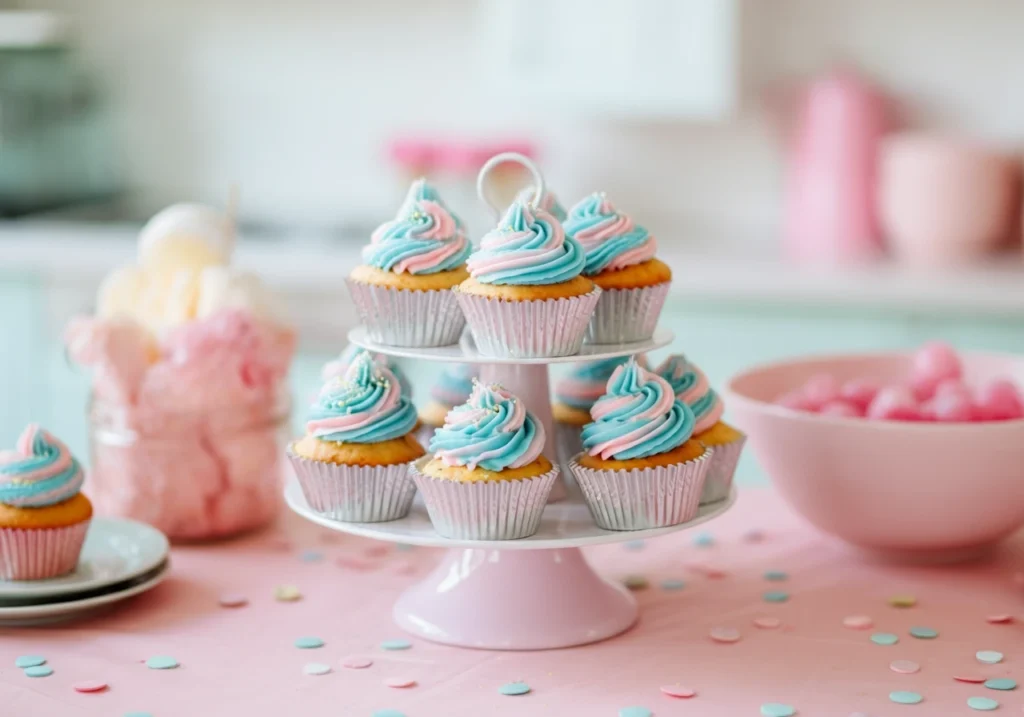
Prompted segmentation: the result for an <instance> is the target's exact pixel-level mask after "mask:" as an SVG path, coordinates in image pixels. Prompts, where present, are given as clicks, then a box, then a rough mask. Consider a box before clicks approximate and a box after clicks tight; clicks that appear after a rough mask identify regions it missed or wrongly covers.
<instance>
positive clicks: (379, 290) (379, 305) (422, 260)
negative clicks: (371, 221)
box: [347, 179, 470, 347]
mask: <svg viewBox="0 0 1024 717" xmlns="http://www.w3.org/2000/svg"><path fill="white" fill-rule="evenodd" d="M469 253H470V246H469V242H468V241H467V240H466V234H465V231H463V229H462V227H461V222H459V221H458V220H456V218H455V216H454V215H453V214H452V213H451V212H450V211H449V210H448V208H447V207H446V206H445V205H444V203H443V202H442V201H441V199H440V197H438V195H437V192H436V191H435V190H434V189H433V188H432V187H431V186H430V185H428V184H427V182H426V180H424V179H419V180H417V181H415V182H413V185H412V187H411V188H410V189H409V194H408V196H407V197H406V199H405V201H404V202H403V203H402V208H401V209H400V211H399V214H398V216H397V217H396V218H395V219H392V220H391V221H389V222H385V223H384V224H381V225H380V226H379V227H377V229H376V230H375V231H374V232H373V235H372V237H371V239H370V244H369V245H368V246H366V247H364V249H363V261H364V262H365V263H364V264H362V265H361V266H357V267H356V268H355V269H354V270H353V271H352V274H351V275H350V276H349V278H348V280H347V283H348V288H349V292H350V293H351V295H352V300H353V301H354V302H355V304H356V309H357V310H358V311H359V315H360V317H361V319H362V321H363V323H364V324H365V325H366V330H367V332H368V333H369V335H370V337H371V338H372V339H373V340H374V341H377V342H380V343H383V344H389V345H392V346H416V347H427V346H447V345H448V344H453V343H456V342H457V341H458V340H459V335H460V334H461V333H462V328H463V326H465V319H464V318H463V316H462V312H461V311H460V310H459V307H458V303H457V302H456V300H455V296H454V295H453V294H452V292H451V289H452V287H454V286H456V285H458V284H459V283H460V282H461V281H463V280H464V279H466V277H467V276H468V274H467V273H466V266H465V264H466V258H467V257H468V256H469Z"/></svg>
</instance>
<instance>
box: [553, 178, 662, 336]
mask: <svg viewBox="0 0 1024 717" xmlns="http://www.w3.org/2000/svg"><path fill="white" fill-rule="evenodd" d="M565 232H566V234H568V235H569V236H570V237H572V238H573V239H575V240H576V241H578V242H579V243H580V245H581V246H582V247H583V250H584V252H585V253H586V265H585V266H584V268H583V274H584V276H588V277H590V278H591V279H593V281H594V283H595V284H597V285H598V286H599V287H601V289H602V290H603V293H602V294H601V299H600V300H599V301H598V303H597V308H596V309H595V311H594V317H593V319H592V320H591V322H590V327H589V329H588V330H587V341H589V342H590V343H594V344H614V343H631V342H634V341H646V340H647V339H649V338H651V336H652V335H653V334H654V330H655V329H656V328H657V326H658V316H660V315H661V309H662V307H663V306H664V305H665V298H666V297H667V296H668V289H669V285H670V283H671V281H672V270H671V269H669V268H668V265H667V264H665V263H664V262H662V261H659V260H658V259H655V258H654V253H655V252H656V251H657V249H658V244H657V242H656V241H655V239H654V237H653V236H651V234H650V233H649V232H648V231H647V230H646V229H644V228H643V227H642V226H639V225H637V224H634V222H633V220H632V219H631V218H630V217H628V216H627V215H625V214H623V213H622V212H619V211H618V210H616V209H615V207H614V206H612V203H611V202H610V201H609V200H608V198H607V197H606V196H605V195H604V193H603V192H599V193H595V194H591V195H590V196H589V197H587V198H585V199H583V200H582V201H580V202H579V203H577V204H576V205H575V206H574V207H573V208H572V209H570V210H569V216H568V218H567V219H566V220H565Z"/></svg>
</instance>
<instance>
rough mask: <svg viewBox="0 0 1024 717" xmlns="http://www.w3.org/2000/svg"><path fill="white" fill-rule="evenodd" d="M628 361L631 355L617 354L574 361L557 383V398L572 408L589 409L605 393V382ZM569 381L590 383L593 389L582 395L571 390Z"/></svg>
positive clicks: (579, 383) (578, 383)
mask: <svg viewBox="0 0 1024 717" xmlns="http://www.w3.org/2000/svg"><path fill="white" fill-rule="evenodd" d="M627 361H629V356H616V357H615V358H608V359H601V360H600V361H588V362H585V363H574V364H573V365H572V368H571V369H570V371H569V374H568V375H567V376H566V377H565V378H563V379H562V380H561V381H559V382H558V383H557V384H556V385H555V400H556V401H558V402H559V403H563V404H565V405H566V406H571V407H572V408H579V409H581V410H584V411H589V410H590V407H591V406H593V405H594V402H595V401H596V400H597V399H598V398H600V397H601V395H602V394H603V393H604V387H605V384H607V383H608V379H610V378H611V377H612V374H613V373H614V372H615V369H617V368H618V367H619V366H621V365H622V364H624V363H626V362H627ZM569 382H572V383H574V384H577V385H582V384H590V388H591V389H592V390H591V391H587V394H589V395H586V396H581V395H579V394H578V393H573V392H572V391H571V390H570V386H569Z"/></svg>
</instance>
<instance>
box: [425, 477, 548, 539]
mask: <svg viewBox="0 0 1024 717" xmlns="http://www.w3.org/2000/svg"><path fill="white" fill-rule="evenodd" d="M428 460H429V457H428V458H424V459H421V460H420V461H417V462H416V463H414V464H413V467H412V471H411V473H412V479H413V480H414V481H415V482H416V485H417V487H418V488H419V489H420V493H421V494H422V495H423V500H424V502H425V503H426V505H427V512H428V513H429V514H430V522H431V523H432V524H433V526H434V530H436V531H437V532H438V534H439V535H442V536H443V537H445V538H453V539H456V540H518V539H520V538H528V537H530V536H531V535H533V534H534V533H536V532H537V528H538V527H540V518H541V515H542V514H543V513H544V506H545V505H547V502H548V494H550V493H551V489H552V487H553V486H554V484H555V480H556V479H557V478H558V472H559V469H558V466H557V465H555V466H552V467H551V470H549V471H548V472H547V473H542V474H541V475H539V476H535V477H533V478H521V479H517V480H498V481H478V482H475V483H464V482H461V481H454V480H444V479H441V478H432V477H431V476H428V475H424V474H423V473H421V472H420V470H419V469H420V468H421V467H422V466H423V465H424V464H425V463H426V462H427V461H428Z"/></svg>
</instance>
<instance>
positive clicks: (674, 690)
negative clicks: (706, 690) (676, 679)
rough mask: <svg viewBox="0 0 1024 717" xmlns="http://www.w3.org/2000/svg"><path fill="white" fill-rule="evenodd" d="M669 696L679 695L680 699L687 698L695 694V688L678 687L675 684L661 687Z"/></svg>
mask: <svg viewBox="0 0 1024 717" xmlns="http://www.w3.org/2000/svg"><path fill="white" fill-rule="evenodd" d="M661 691H662V692H664V693H665V694H666V695H668V696H669V697H679V698H681V699H689V698H691V697H693V696H694V695H696V694H697V690H692V689H690V688H689V687H679V686H677V685H665V686H664V687H662V688H661Z"/></svg>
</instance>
